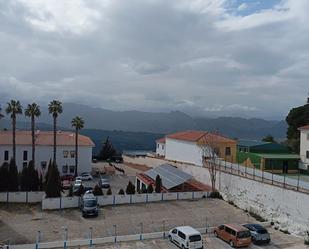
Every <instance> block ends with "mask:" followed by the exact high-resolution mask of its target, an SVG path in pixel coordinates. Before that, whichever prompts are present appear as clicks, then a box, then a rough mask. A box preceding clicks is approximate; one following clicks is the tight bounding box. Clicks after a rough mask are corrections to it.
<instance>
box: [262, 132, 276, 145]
mask: <svg viewBox="0 0 309 249" xmlns="http://www.w3.org/2000/svg"><path fill="white" fill-rule="evenodd" d="M262 141H263V142H269V143H276V141H275V139H274V137H273V136H272V135H270V134H269V135H267V136H265V137H264V138H263V139H262Z"/></svg>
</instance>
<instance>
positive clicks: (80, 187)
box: [76, 184, 85, 196]
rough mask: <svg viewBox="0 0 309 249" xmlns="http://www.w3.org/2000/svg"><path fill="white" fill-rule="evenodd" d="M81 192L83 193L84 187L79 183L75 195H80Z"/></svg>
mask: <svg viewBox="0 0 309 249" xmlns="http://www.w3.org/2000/svg"><path fill="white" fill-rule="evenodd" d="M83 194H85V188H84V185H83V184H81V185H80V186H79V188H78V190H77V192H76V195H77V196H82V195H83Z"/></svg>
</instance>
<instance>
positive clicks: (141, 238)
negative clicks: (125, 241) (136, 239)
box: [140, 222, 144, 240]
mask: <svg viewBox="0 0 309 249" xmlns="http://www.w3.org/2000/svg"><path fill="white" fill-rule="evenodd" d="M140 226H141V234H140V240H143V230H144V227H143V222H141V223H140Z"/></svg>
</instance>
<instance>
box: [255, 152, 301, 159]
mask: <svg viewBox="0 0 309 249" xmlns="http://www.w3.org/2000/svg"><path fill="white" fill-rule="evenodd" d="M254 154H255V155H257V156H259V157H262V158H266V159H300V156H299V155H297V154H258V153H254Z"/></svg>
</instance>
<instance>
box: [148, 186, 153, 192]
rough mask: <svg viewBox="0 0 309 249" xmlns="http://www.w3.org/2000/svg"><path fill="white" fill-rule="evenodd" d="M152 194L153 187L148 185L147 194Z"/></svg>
mask: <svg viewBox="0 0 309 249" xmlns="http://www.w3.org/2000/svg"><path fill="white" fill-rule="evenodd" d="M152 192H153V187H152V185H151V184H150V185H148V188H147V193H149V194H151V193H152Z"/></svg>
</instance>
